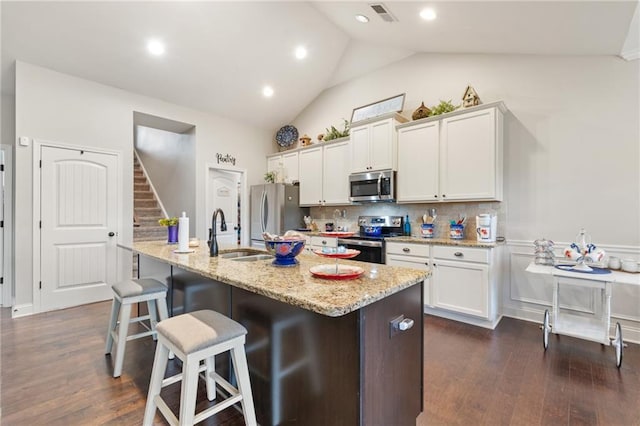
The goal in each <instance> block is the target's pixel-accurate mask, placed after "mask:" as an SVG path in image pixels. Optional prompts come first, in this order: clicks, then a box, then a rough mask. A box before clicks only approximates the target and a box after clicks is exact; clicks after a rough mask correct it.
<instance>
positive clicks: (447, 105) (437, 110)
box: [430, 99, 458, 117]
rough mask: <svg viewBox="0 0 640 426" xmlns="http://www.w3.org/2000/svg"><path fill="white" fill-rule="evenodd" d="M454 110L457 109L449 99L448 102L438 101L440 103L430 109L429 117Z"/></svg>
mask: <svg viewBox="0 0 640 426" xmlns="http://www.w3.org/2000/svg"><path fill="white" fill-rule="evenodd" d="M456 109H458V107H457V106H455V105H453V104H452V103H451V99H449V100H448V101H443V100H440V103H439V104H438V105H436V106H434V107H433V108H431V115H430V117H431V116H434V115H440V114H444V113H446V112H451V111H455V110H456Z"/></svg>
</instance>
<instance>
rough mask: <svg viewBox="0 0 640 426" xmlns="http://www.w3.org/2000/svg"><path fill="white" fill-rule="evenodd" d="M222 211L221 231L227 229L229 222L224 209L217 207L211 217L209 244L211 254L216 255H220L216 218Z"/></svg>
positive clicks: (211, 255)
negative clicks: (225, 218) (225, 217)
mask: <svg viewBox="0 0 640 426" xmlns="http://www.w3.org/2000/svg"><path fill="white" fill-rule="evenodd" d="M218 213H220V232H224V231H226V230H227V222H225V220H224V212H223V211H222V209H216V211H214V212H213V216H212V217H211V230H210V234H211V244H210V245H209V256H210V257H216V256H217V255H218V241H217V240H216V218H217V217H218Z"/></svg>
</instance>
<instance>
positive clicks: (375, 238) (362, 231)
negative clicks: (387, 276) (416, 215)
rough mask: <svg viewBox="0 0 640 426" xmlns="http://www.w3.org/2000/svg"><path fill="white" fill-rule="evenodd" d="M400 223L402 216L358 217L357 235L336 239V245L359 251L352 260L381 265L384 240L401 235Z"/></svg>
mask: <svg viewBox="0 0 640 426" xmlns="http://www.w3.org/2000/svg"><path fill="white" fill-rule="evenodd" d="M402 222H403V218H402V216H359V217H358V228H359V233H358V234H356V235H354V236H352V237H348V238H340V239H338V245H341V246H345V247H346V248H348V249H354V250H359V251H360V254H359V255H358V256H356V257H354V258H353V259H352V260H359V261H361V262H370V263H381V264H383V263H385V258H384V253H385V247H384V238H385V237H395V236H398V235H402V225H403V223H402Z"/></svg>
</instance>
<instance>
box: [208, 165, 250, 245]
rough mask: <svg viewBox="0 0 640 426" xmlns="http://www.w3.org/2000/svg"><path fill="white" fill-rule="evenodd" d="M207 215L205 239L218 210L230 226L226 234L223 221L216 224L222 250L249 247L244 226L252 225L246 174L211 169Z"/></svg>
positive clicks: (234, 170)
mask: <svg viewBox="0 0 640 426" xmlns="http://www.w3.org/2000/svg"><path fill="white" fill-rule="evenodd" d="M206 193H207V202H206V211H205V212H204V218H205V235H209V229H210V228H211V218H212V215H213V212H214V211H215V210H216V209H221V210H222V211H223V213H224V217H225V222H226V224H227V230H226V231H224V232H223V231H220V222H221V217H220V215H218V217H217V220H216V225H215V226H216V238H217V241H218V245H219V246H220V247H222V248H224V247H225V246H226V247H230V246H237V245H242V244H246V239H247V237H246V235H247V234H246V230H244V229H243V228H244V224H245V223H248V218H247V217H246V215H247V214H248V209H247V207H248V206H245V204H246V202H245V200H247V197H246V188H245V171H244V170H238V169H231V168H220V167H216V166H208V168H207V183H206Z"/></svg>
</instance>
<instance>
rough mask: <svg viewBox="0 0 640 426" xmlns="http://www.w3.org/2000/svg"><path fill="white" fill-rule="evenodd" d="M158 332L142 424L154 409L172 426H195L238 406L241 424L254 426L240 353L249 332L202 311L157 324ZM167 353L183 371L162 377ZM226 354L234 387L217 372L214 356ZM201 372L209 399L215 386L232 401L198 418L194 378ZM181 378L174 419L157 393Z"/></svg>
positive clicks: (148, 425)
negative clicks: (177, 412) (233, 378)
mask: <svg viewBox="0 0 640 426" xmlns="http://www.w3.org/2000/svg"><path fill="white" fill-rule="evenodd" d="M157 331H158V344H157V346H156V354H155V358H154V360H153V370H152V372H151V382H150V384H149V394H148V395H147V405H146V408H145V411H144V421H143V426H151V425H152V424H153V417H154V415H155V413H156V408H157V409H158V410H160V413H161V414H162V415H163V416H164V417H165V419H167V421H168V422H169V424H171V425H178V424H179V425H193V424H195V423H199V422H201V421H203V420H204V419H206V418H208V417H210V416H212V415H214V414H216V413H218V412H220V411H222V410H224V409H225V408H228V407H230V406H232V405H233V404H235V403H237V402H240V403H241V405H242V413H243V415H244V421H245V424H247V425H251V426H253V425H256V415H255V411H254V407H253V397H252V395H251V383H250V381H249V369H248V367H247V358H246V355H245V352H244V342H245V335H246V334H247V330H246V329H245V328H244V327H243V326H241V325H240V324H238V323H237V322H235V321H233V320H232V319H230V318H227V317H226V316H224V315H222V314H220V313H218V312H215V311H211V310H201V311H195V312H191V313H188V314H182V315H178V316H175V317H172V318H169V319H167V320H164V321H161V322H160V323H159V324H158V326H157ZM169 351H172V352H173V353H174V354H175V355H176V356H177V357H178V358H179V359H180V360H181V361H182V363H183V365H182V373H179V374H176V375H175V376H172V377H168V378H166V379H164V374H165V371H166V368H167V355H168V353H169ZM226 351H230V352H231V361H232V363H233V370H234V372H235V375H236V379H237V383H238V388H235V387H234V386H233V385H231V383H229V382H228V381H226V380H225V379H224V378H222V377H221V376H220V375H218V374H217V373H216V372H215V356H216V355H219V354H221V353H223V352H226ZM201 361H204V365H203V366H201V365H200V362H201ZM201 371H205V382H206V386H207V399H209V401H213V400H215V399H216V383H217V384H219V385H220V387H221V388H223V389H224V390H226V391H227V392H228V393H229V395H230V397H229V398H226V399H224V400H223V401H221V402H218V403H216V404H215V405H213V406H211V407H209V408H207V409H205V410H203V411H201V412H200V413H198V414H196V413H195V409H196V395H197V391H198V377H199V372H201ZM181 380H182V389H181V392H180V420H178V419H177V418H176V416H175V415H174V414H173V412H172V411H171V409H170V408H169V406H168V405H167V404H166V403H165V401H164V400H163V399H162V397H161V396H160V391H161V389H162V388H163V387H165V386H168V385H170V384H172V383H175V382H178V381H181Z"/></svg>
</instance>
